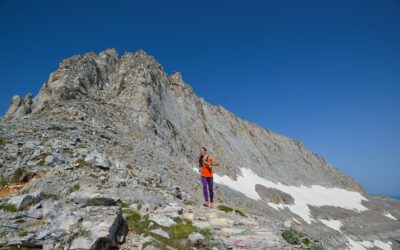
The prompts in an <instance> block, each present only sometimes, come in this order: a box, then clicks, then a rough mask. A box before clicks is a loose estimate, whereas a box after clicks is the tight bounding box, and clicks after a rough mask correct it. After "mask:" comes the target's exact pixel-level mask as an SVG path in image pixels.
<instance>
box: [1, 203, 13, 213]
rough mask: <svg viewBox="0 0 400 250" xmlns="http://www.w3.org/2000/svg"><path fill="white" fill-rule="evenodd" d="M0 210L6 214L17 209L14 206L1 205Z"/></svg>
mask: <svg viewBox="0 0 400 250" xmlns="http://www.w3.org/2000/svg"><path fill="white" fill-rule="evenodd" d="M0 209H3V210H4V211H8V212H17V207H16V206H15V205H14V204H3V205H0Z"/></svg>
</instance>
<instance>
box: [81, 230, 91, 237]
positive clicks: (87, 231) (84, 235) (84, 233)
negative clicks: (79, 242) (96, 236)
mask: <svg viewBox="0 0 400 250" xmlns="http://www.w3.org/2000/svg"><path fill="white" fill-rule="evenodd" d="M81 236H82V237H90V236H92V232H91V231H90V230H83V231H81Z"/></svg>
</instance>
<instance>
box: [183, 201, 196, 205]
mask: <svg viewBox="0 0 400 250" xmlns="http://www.w3.org/2000/svg"><path fill="white" fill-rule="evenodd" d="M183 204H185V205H188V206H194V205H195V204H196V202H194V201H192V200H184V201H183Z"/></svg>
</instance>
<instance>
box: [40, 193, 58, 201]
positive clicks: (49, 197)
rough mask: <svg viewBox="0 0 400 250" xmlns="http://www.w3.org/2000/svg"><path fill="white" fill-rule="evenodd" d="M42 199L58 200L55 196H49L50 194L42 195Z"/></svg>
mask: <svg viewBox="0 0 400 250" xmlns="http://www.w3.org/2000/svg"><path fill="white" fill-rule="evenodd" d="M43 196H44V198H45V199H46V200H47V199H52V200H58V199H59V197H58V196H57V195H56V194H50V193H43Z"/></svg>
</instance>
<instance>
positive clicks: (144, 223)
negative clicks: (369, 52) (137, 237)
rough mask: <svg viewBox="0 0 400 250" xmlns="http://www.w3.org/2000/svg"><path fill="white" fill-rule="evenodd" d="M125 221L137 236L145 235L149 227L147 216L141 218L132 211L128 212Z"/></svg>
mask: <svg viewBox="0 0 400 250" xmlns="http://www.w3.org/2000/svg"><path fill="white" fill-rule="evenodd" d="M126 221H127V222H128V226H129V229H131V230H132V231H134V232H135V233H137V234H144V233H147V232H148V230H149V227H150V220H149V216H148V215H146V216H144V217H143V218H142V216H141V215H140V214H139V213H138V212H136V211H133V210H128V211H127V215H126Z"/></svg>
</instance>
